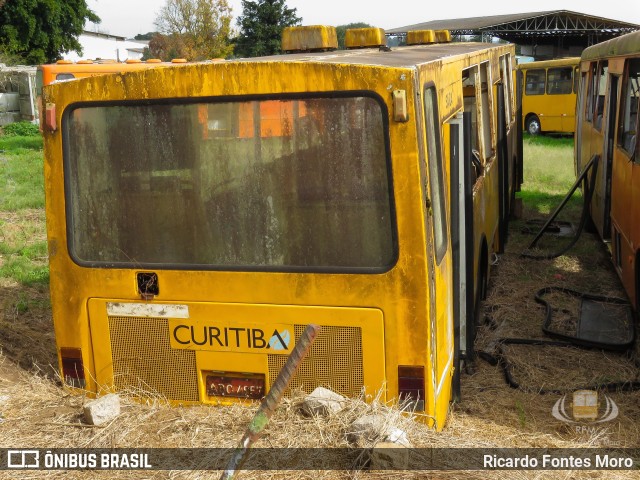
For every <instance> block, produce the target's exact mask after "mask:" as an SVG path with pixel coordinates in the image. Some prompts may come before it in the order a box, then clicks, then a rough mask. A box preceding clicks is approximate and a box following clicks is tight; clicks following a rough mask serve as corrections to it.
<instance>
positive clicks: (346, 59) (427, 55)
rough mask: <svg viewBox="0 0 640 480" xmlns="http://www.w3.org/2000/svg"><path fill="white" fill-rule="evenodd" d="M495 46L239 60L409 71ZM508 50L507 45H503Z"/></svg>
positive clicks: (452, 45) (437, 46) (461, 45)
mask: <svg viewBox="0 0 640 480" xmlns="http://www.w3.org/2000/svg"><path fill="white" fill-rule="evenodd" d="M497 45H498V44H490V43H475V42H460V43H438V44H432V45H411V46H403V47H394V48H391V50H390V51H387V50H384V49H379V48H363V49H354V50H334V51H330V52H304V53H290V54H286V55H274V56H268V57H256V58H247V59H239V60H236V61H250V62H273V61H276V62H314V63H315V62H317V63H339V64H348V65H372V66H381V67H396V68H411V67H415V66H416V65H422V64H425V63H430V62H433V61H437V60H441V59H444V58H450V57H456V56H463V55H465V54H470V53H475V52H481V51H485V50H490V49H493V48H495V47H496V46H497ZM504 46H509V44H504Z"/></svg>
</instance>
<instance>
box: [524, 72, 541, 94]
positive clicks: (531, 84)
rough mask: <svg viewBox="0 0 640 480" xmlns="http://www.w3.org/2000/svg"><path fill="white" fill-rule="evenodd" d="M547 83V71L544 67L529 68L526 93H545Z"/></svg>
mask: <svg viewBox="0 0 640 480" xmlns="http://www.w3.org/2000/svg"><path fill="white" fill-rule="evenodd" d="M545 83H546V71H545V70H544V69H531V70H527V79H526V85H525V88H524V94H525V95H544V91H545V88H544V85H545Z"/></svg>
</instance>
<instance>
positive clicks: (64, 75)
mask: <svg viewBox="0 0 640 480" xmlns="http://www.w3.org/2000/svg"><path fill="white" fill-rule="evenodd" d="M74 78H76V76H75V75H74V74H73V73H59V74H57V75H56V80H55V81H56V82H64V81H65V80H73V79H74Z"/></svg>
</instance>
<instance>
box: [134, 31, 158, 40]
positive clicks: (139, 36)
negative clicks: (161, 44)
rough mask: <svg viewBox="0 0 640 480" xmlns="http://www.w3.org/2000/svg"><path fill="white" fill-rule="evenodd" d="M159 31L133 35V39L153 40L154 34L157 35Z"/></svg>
mask: <svg viewBox="0 0 640 480" xmlns="http://www.w3.org/2000/svg"><path fill="white" fill-rule="evenodd" d="M157 33H158V32H147V33H139V34H137V35H136V36H135V37H133V39H134V40H151V39H152V38H153V36H154V35H156V34H157Z"/></svg>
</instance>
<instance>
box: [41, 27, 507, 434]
mask: <svg viewBox="0 0 640 480" xmlns="http://www.w3.org/2000/svg"><path fill="white" fill-rule="evenodd" d="M295 28H302V27H295ZM375 30H378V29H375ZM288 32H289V33H285V35H284V38H283V40H284V43H285V45H284V46H283V47H284V48H283V50H286V51H289V52H290V53H289V54H287V55H280V56H274V57H263V58H255V59H246V60H234V61H225V62H218V63H202V64H188V65H184V66H176V67H175V68H166V69H147V70H145V71H138V72H128V73H125V74H116V75H109V76H101V77H92V78H87V79H83V80H78V81H75V82H64V83H59V84H55V85H50V86H47V87H45V89H44V98H45V103H46V105H47V111H48V112H49V115H48V116H47V118H46V124H45V128H44V138H45V150H46V152H45V158H46V161H45V178H46V199H47V203H46V214H47V220H48V221H47V230H48V244H49V252H50V272H51V298H52V307H53V318H54V326H55V334H56V341H57V348H58V353H59V358H60V368H61V371H62V372H63V376H64V378H65V381H66V382H67V384H69V385H71V386H76V387H82V388H85V389H86V390H88V391H90V392H93V393H94V394H100V393H102V392H104V391H111V390H122V389H128V390H129V391H131V390H132V389H134V390H139V391H150V392H156V393H158V394H160V395H162V396H163V397H165V398H167V399H168V400H170V401H172V402H174V403H181V404H190V403H205V404H219V403H228V402H234V401H246V399H257V398H260V397H261V396H263V395H264V394H265V392H267V391H268V390H269V388H270V386H271V385H272V383H273V381H274V379H275V378H276V376H277V375H278V373H279V371H280V369H281V367H282V366H283V364H284V362H285V360H286V358H287V354H288V353H289V352H291V349H292V348H293V346H294V345H295V342H296V339H297V338H298V337H299V336H300V335H301V332H302V331H303V330H304V328H305V326H306V325H307V324H309V323H314V324H318V325H321V326H322V331H321V332H320V334H319V336H318V338H317V339H316V341H315V343H314V344H313V346H312V348H311V351H310V353H309V355H308V356H307V358H305V360H304V361H303V363H302V364H301V367H300V369H299V370H298V373H297V375H296V377H295V378H294V379H293V382H292V384H291V388H302V389H304V390H305V391H307V392H309V391H311V390H313V389H314V388H315V387H317V386H324V387H327V388H330V389H332V390H334V391H336V392H338V393H340V394H343V395H347V396H358V395H360V394H362V393H364V394H366V395H374V394H376V393H378V392H380V393H381V395H382V398H383V399H386V400H390V401H391V400H393V399H397V398H399V399H400V400H401V401H404V402H407V403H408V404H410V406H411V407H412V408H414V409H415V410H416V411H417V412H421V413H424V417H425V418H426V419H427V420H428V421H429V422H430V424H431V425H433V426H435V427H436V428H438V429H441V428H442V427H443V425H444V422H445V419H446V415H447V412H448V409H449V404H450V401H451V399H452V395H454V393H453V391H454V390H455V388H456V384H457V382H458V379H457V377H456V376H457V375H458V372H459V370H460V369H459V365H460V362H461V361H462V360H464V359H467V360H469V358H470V357H471V350H472V345H473V338H472V337H473V332H474V330H473V329H474V327H475V325H474V318H475V317H474V313H473V312H474V306H477V305H476V304H477V302H478V301H479V299H480V298H481V297H482V295H483V294H484V291H485V288H486V283H487V278H488V275H489V268H490V262H489V259H490V258H491V255H492V254H493V253H494V252H496V251H499V250H500V249H501V248H502V246H503V245H504V241H505V240H506V228H505V226H506V221H507V217H508V212H509V210H510V201H511V198H512V196H513V193H514V191H515V190H516V189H517V188H518V185H517V182H516V181H515V179H517V178H519V175H518V168H519V167H518V165H519V159H518V158H517V153H516V150H517V148H516V147H517V138H516V131H517V128H516V120H515V118H516V102H515V98H514V94H513V91H512V90H513V87H512V82H511V79H512V75H513V66H512V65H513V61H514V47H513V45H493V44H487V43H459V44H454V43H445V44H422V43H431V42H430V41H427V40H426V39H429V38H431V36H430V35H427V33H428V32H425V33H424V34H418V35H415V39H414V41H413V43H415V45H410V46H406V47H399V48H394V49H392V50H391V51H387V49H386V48H385V49H381V48H379V47H380V45H379V44H378V43H377V42H376V41H375V40H374V41H373V42H371V41H368V40H367V39H370V38H373V39H379V37H380V35H379V32H375V31H374V32H373V34H372V35H364V34H362V32H360V34H359V35H356V36H354V38H356V41H361V42H362V44H360V45H353V44H352V45H349V48H350V50H343V51H333V50H331V48H330V47H331V45H332V44H333V42H334V41H335V40H334V39H333V40H332V37H335V29H333V28H330V27H321V26H316V27H308V29H304V28H303V29H302V30H299V31H298V30H292V31H288ZM292 33H293V34H292ZM383 38H384V37H383ZM327 39H328V40H327ZM357 39H360V40H357ZM378 41H379V40H378ZM296 42H298V43H296ZM313 42H317V43H315V44H314V43H313ZM358 47H360V48H358Z"/></svg>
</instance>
